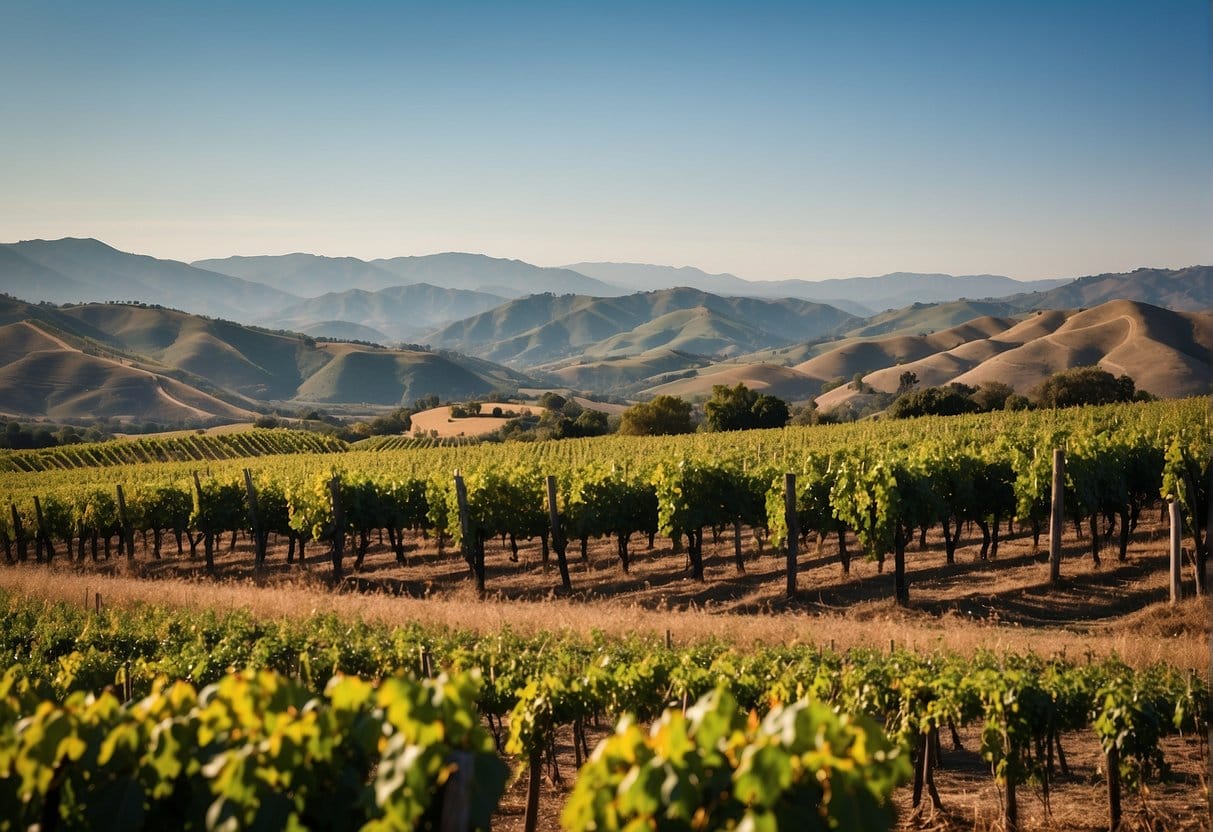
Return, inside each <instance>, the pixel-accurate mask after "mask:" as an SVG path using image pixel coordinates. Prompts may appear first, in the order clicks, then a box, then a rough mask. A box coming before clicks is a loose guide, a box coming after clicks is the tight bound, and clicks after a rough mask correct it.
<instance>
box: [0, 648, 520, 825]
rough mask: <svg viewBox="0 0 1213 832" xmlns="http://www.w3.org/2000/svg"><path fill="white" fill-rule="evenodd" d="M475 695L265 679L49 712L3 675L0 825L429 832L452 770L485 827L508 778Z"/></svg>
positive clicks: (439, 686)
mask: <svg viewBox="0 0 1213 832" xmlns="http://www.w3.org/2000/svg"><path fill="white" fill-rule="evenodd" d="M478 687H479V683H478V679H477V678H476V677H475V676H474V675H468V674H464V675H457V676H454V677H448V676H445V675H443V676H440V677H438V678H437V679H434V680H428V679H427V680H424V681H422V682H417V681H412V680H407V679H403V678H399V677H393V678H388V679H385V680H383V681H382V682H380V683H379V684H378V685H375V684H371V683H368V682H364V681H362V680H360V679H357V678H354V677H340V676H337V677H334V678H333V679H332V680H331V681H330V682H329V683H328V684H327V685H326V686H325V692H324V695H323V697H313V695H312V694H311V693H309V692H308V691H307V689H306V688H304V687H302V686H300V685H298V684H297V683H294V682H292V681H290V680H289V679H286V678H284V677H282V676H279V675H277V674H274V673H272V672H268V671H262V672H257V673H241V674H229V675H226V676H224V677H222V678H221V679H219V681H218V682H216V683H215V684H212V685H210V686H208V687H206V688H205V689H203V690H201V691H197V690H195V688H194V687H193V686H191V685H190V684H188V683H186V682H173V683H170V682H169V681H168V680H166V679H163V678H161V679H158V680H156V682H155V683H154V684H153V686H152V688H151V691H150V692H149V693H148V695H147V696H145V697H143V698H142V699H138V700H134V701H131V702H129V703H126V704H123V703H121V702H119V700H118V699H117V698H116V697H115V696H114V695H113V694H111V693H108V692H107V693H102V694H101V695H100V696H92V695H85V694H83V693H76V694H73V695H72V696H70V697H68V698H67V700H66V701H65V702H64V703H63V704H61V705H59V704H54V703H52V702H45V701H44V702H39V701H37V698H36V697H34V696H31V695H30V692H29V685H28V683H27V682H26V680H25V679H24V678H23V677H22V674H21V671H20V668H10V669H9V671H8V672H7V673H6V674H5V676H4V679H3V681H2V682H0V711H3V712H5V713H6V715H9V716H11V717H22V718H21V719H19V720H18V721H16V722H15V723H11V722H10V725H11V728H10V729H9V730H6V731H4V732H2V733H0V772H2V773H3V775H4V776H2V777H0V812H3V814H4V816H5V817H6V818H7V819H8V821H9V822H13V823H16V824H18V825H19V826H21V827H25V826H28V825H30V824H32V823H36V822H37V821H38V819H39V818H45V817H51V818H55V819H57V820H58V821H59V822H60V823H62V824H63V825H64V826H66V827H69V828H90V827H95V825H96V824H97V823H99V822H101V821H102V819H104V822H106V823H108V824H112V825H114V827H115V828H126V829H133V828H149V829H166V828H188V827H193V828H203V827H205V828H328V829H335V828H349V827H351V826H364V828H368V829H384V830H386V829H415V828H428V827H429V826H430V825H436V824H437V821H438V818H439V815H440V813H441V810H442V800H443V787H444V786H445V784H446V783H447V782H448V780H449V778H450V777H451V775H452V774H453V772H454V769H455V767H456V766H457V765H461V764H462V765H471V766H472V767H473V771H474V778H475V779H474V788H473V789H472V791H471V798H472V801H471V805H470V809H471V819H472V824H473V827H474V828H476V829H488V827H489V822H490V819H491V814H492V811H493V809H494V808H495V807H496V803H497V799H498V797H499V796H500V794H501V792H502V789H503V788H504V785H505V780H506V774H507V772H506V769H505V766H504V765H503V764H502V763H501V762H500V760H499V759H498V758H497V756H496V754H495V753H494V750H493V740H492V738H491V737H490V736H489V734H488V732H487V731H486V730H485V729H484V728H482V727H481V726H480V722H479V720H478V718H477V714H476V710H475V704H474V703H475V701H476V694H477V690H478ZM457 754H461V755H463V756H457ZM455 799H462V798H455Z"/></svg>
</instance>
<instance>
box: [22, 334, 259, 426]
mask: <svg viewBox="0 0 1213 832" xmlns="http://www.w3.org/2000/svg"><path fill="white" fill-rule="evenodd" d="M0 411H3V412H5V413H9V414H12V415H19V416H45V417H49V418H53V419H63V420H69V419H91V418H96V417H97V416H98V415H104V416H116V417H118V418H120V419H123V420H128V421H132V420H133V421H148V420H151V421H158V422H182V421H189V420H196V419H211V418H221V419H247V418H249V417H250V416H251V415H252V414H251V412H250V411H248V410H245V409H244V408H241V407H238V406H235V405H232V404H229V403H227V402H224V401H221V400H220V399H217V398H215V397H214V396H211V395H209V394H207V393H204V392H202V391H200V390H197V389H195V388H193V387H190V386H189V385H187V384H184V383H182V382H180V381H177V380H176V379H173V378H169V377H167V376H164V375H160V374H158V373H155V372H152V371H150V370H147V369H144V368H141V367H138V366H133V365H130V364H125V363H122V362H121V361H118V360H114V359H111V358H105V357H102V356H98V355H88V354H85V353H83V352H81V351H80V350H78V349H76V348H75V347H73V346H71V345H70V344H69V343H67V342H66V341H64V340H63V339H62V338H60V337H59V336H57V335H55V334H53V333H51V332H47V331H45V330H43V329H41V328H40V327H38V326H37V325H36V324H33V323H28V322H18V323H12V324H7V325H5V326H0Z"/></svg>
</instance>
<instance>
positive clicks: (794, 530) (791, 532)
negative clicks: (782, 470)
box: [783, 473, 800, 600]
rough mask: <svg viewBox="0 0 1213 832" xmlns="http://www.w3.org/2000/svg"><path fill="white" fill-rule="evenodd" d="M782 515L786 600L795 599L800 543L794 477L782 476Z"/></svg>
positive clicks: (791, 475) (790, 475)
mask: <svg viewBox="0 0 1213 832" xmlns="http://www.w3.org/2000/svg"><path fill="white" fill-rule="evenodd" d="M783 513H784V522H785V523H786V525H787V527H788V540H787V544H788V555H787V573H788V584H787V594H788V599H789V600H793V599H795V598H796V557H797V555H798V554H799V552H798V551H797V546H798V545H799V542H800V525H799V523H798V522H797V517H796V475H795V474H791V473H788V474H784V475H783Z"/></svg>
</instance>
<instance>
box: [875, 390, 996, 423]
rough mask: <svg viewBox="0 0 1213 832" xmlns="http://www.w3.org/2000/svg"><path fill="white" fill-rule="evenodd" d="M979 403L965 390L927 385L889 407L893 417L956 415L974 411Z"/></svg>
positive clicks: (907, 394)
mask: <svg viewBox="0 0 1213 832" xmlns="http://www.w3.org/2000/svg"><path fill="white" fill-rule="evenodd" d="M975 410H977V405H976V404H975V403H974V402H973V400H972V399H970V398H969V397H968V396H966V395H965V394H964V393H963V392H961V391H960V390H956V389H949V388H946V387H926V388H924V389H922V390H914V391H912V392H909V393H906V394H905V395H904V396H902V397H901V398H899V399H897V401H895V402H893V404H892V405H891V406H890V407H889V411H888V413H889V416H890V417H891V418H893V419H909V418H912V417H915V416H956V415H958V414H961V413H972V412H974V411H975Z"/></svg>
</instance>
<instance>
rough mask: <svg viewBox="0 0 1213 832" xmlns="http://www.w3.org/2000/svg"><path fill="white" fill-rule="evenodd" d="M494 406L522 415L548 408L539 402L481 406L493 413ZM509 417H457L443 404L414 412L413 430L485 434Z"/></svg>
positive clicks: (497, 427)
mask: <svg viewBox="0 0 1213 832" xmlns="http://www.w3.org/2000/svg"><path fill="white" fill-rule="evenodd" d="M494 407H500V408H501V410H502V412H503V413H504V412H508V411H511V410H512V411H513V412H514V413H517V414H519V415H522V416H528V415H530V414H541V413H543V412H544V410H545V409H546V408H542V407H540V406H539V405H537V404H518V403H517V402H485V403H484V404H482V405H481V406H480V411H481V412H482V413H486V414H487V413H491V412H492V411H493V408H494ZM507 421H509V420H508V419H506V418H504V417H500V416H487V415H486V416H468V417H465V418H462V419H455V418H453V417H452V416H451V408H450V407H448V406H446V405H443V406H442V407H434V408H430V409H429V410H423V411H421V412H420V413H414V414H413V432H414V433H429V432H430V431H437V432H438V435H439V436H440V437H447V436H483V435H484V434H486V433H492V432H493V431H495V430H499V429H500V428H501V427H502V426H503V425H504V424H505V423H506V422H507Z"/></svg>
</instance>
